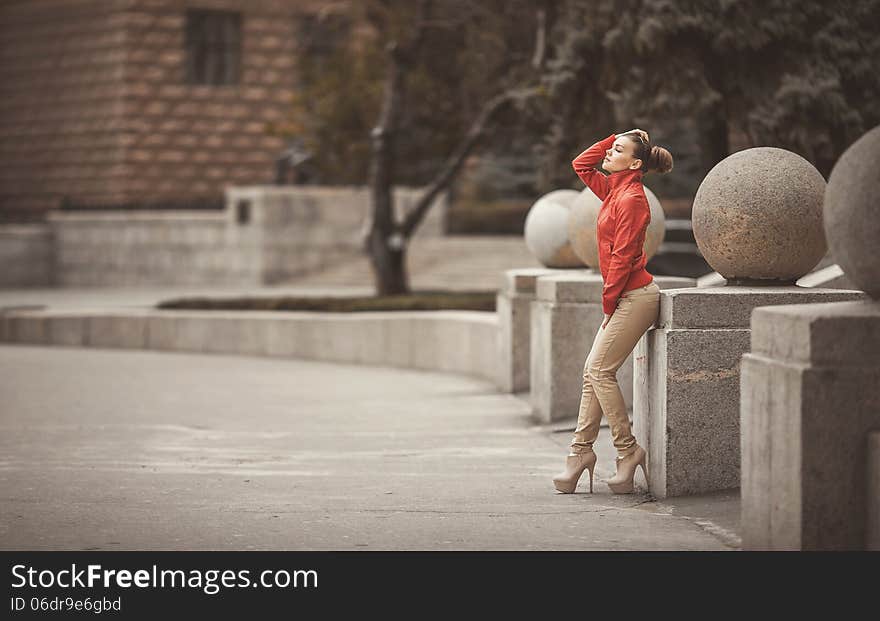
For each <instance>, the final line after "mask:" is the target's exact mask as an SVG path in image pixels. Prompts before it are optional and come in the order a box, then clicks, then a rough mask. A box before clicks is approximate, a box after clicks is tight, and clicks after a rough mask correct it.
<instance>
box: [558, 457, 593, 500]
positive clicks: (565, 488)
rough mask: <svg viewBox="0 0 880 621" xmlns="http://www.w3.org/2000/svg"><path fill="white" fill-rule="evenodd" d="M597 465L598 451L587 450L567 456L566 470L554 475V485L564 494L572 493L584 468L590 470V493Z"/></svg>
mask: <svg viewBox="0 0 880 621" xmlns="http://www.w3.org/2000/svg"><path fill="white" fill-rule="evenodd" d="M595 467H596V453H594V452H593V451H585V452H583V453H577V454H575V455H568V456H567V457H566V458H565V470H564V471H563V472H561V473H559V474H557V475H556V476H555V477H553V485H554V486H555V487H556V489H557V490H558V491H560V492H562V493H564V494H571V493H573V492H574V490H575V488H576V487H577V484H578V480H579V479H580V478H581V475H582V474H583V473H584V470H589V471H590V493H591V494H592V493H593V469H594V468H595Z"/></svg>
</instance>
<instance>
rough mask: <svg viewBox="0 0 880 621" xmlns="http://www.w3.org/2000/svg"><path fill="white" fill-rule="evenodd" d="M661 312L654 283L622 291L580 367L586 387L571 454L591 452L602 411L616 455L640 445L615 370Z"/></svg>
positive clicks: (582, 396)
mask: <svg viewBox="0 0 880 621" xmlns="http://www.w3.org/2000/svg"><path fill="white" fill-rule="evenodd" d="M659 311H660V287H658V286H657V284H656V283H655V282H653V281H652V282H651V283H649V284H647V285H645V286H644V287H639V288H638V289H632V290H630V291H626V292H624V294H623V295H622V296H621V297H620V299H619V300H618V302H617V309H616V310H615V311H614V314H612V315H611V319H610V320H609V321H608V325H606V326H605V327H604V328H602V327H600V328H599V331H598V332H597V333H596V338H595V339H594V340H593V346H592V348H590V353H589V355H588V356H587V360H586V362H585V363H584V388H583V393H582V394H581V404H580V412H579V413H578V421H577V427H576V428H575V431H574V439H573V440H572V442H571V452H572V453H582V452H585V451H589V450H592V448H593V442H595V441H596V437H597V436H598V435H599V423H600V422H601V421H602V413H603V412H604V413H605V416H606V417H607V418H608V424H609V426H610V427H611V436H612V438H613V439H614V447H615V448H616V449H617V454H618V456H620V457H623V456H626V455H629V454H630V453H632V452H633V451H635V450H636V448H637V447H638V444H637V443H636V439H635V437H634V436H633V434H632V430H631V429H630V424H629V418H628V417H627V413H626V404H625V403H624V401H623V394H622V393H621V392H620V386H618V384H617V370H618V369H619V368H620V367H621V365H623V363H624V361H625V360H626V358H627V356H629V355H630V353H632V350H633V349H635V346H636V343H638V342H639V339H640V338H642V335H643V334H644V333H645V332H646V331H647V330H648V328H650V327H651V326H652V325H654V323H655V322H656V321H657V315H658V313H659Z"/></svg>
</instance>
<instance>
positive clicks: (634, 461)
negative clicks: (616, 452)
mask: <svg viewBox="0 0 880 621" xmlns="http://www.w3.org/2000/svg"><path fill="white" fill-rule="evenodd" d="M646 457H647V452H646V451H645V449H643V448H642V447H641V446H640V447H638V448H637V449H636V450H635V451H633V452H632V453H630V454H629V455H627V456H626V457H618V458H617V474H615V475H614V476H613V477H611V478H610V479H608V487H610V488H611V491H612V492H614V493H615V494H631V493H632V492H633V490H634V489H635V488H634V486H633V479H634V478H635V475H636V466H641V467H642V473H643V474H644V475H645V480H646V481H647V480H648V471H647V469H646V468H645V459H646Z"/></svg>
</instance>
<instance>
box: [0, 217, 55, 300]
mask: <svg viewBox="0 0 880 621" xmlns="http://www.w3.org/2000/svg"><path fill="white" fill-rule="evenodd" d="M52 263H53V244H52V231H51V229H50V228H49V227H48V226H46V225H45V224H20V225H8V226H0V265H2V266H3V267H2V269H0V287H40V286H48V285H51V284H52Z"/></svg>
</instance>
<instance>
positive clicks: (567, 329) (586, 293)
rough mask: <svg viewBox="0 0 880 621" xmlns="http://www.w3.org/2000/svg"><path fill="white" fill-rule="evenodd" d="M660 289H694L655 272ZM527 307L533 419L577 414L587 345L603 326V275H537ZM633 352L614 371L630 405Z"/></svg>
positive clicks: (569, 272) (583, 272)
mask: <svg viewBox="0 0 880 621" xmlns="http://www.w3.org/2000/svg"><path fill="white" fill-rule="evenodd" d="M654 282H656V283H657V285H658V286H659V287H660V288H661V289H669V288H680V287H692V286H694V284H695V282H694V280H693V279H691V278H678V277H674V276H657V277H655V278H654ZM535 287H536V289H535V290H536V294H535V295H536V299H535V301H534V302H532V305H531V311H530V314H531V332H530V344H529V347H530V371H529V376H530V401H531V405H532V413H533V416H534V418H535V419H536V420H538V421H541V422H551V421H555V420H561V419H566V418H576V417H577V415H578V409H579V407H580V400H581V394H582V393H583V370H584V364H585V363H586V359H587V356H588V355H589V353H590V347H591V346H592V343H593V340H594V339H595V336H596V333H597V331H598V330H599V328H600V326H601V325H602V320H603V318H604V315H605V314H604V312H603V310H602V287H603V281H602V276H601V275H600V274H598V273H595V272H592V271H588V270H579V271H577V272H575V271H573V270H567V273H565V274H555V275H548V276H540V277H538V279H537V281H536V285H535ZM632 368H633V356H632V355H630V356H628V357H627V359H626V361H625V362H624V364H623V366H622V367H621V368H620V369H619V370H618V373H617V382H618V384H619V386H620V390H621V392H622V393H623V398H624V401H625V403H626V405H627V408H628V409H630V410H631V409H632V394H633V389H632Z"/></svg>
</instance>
